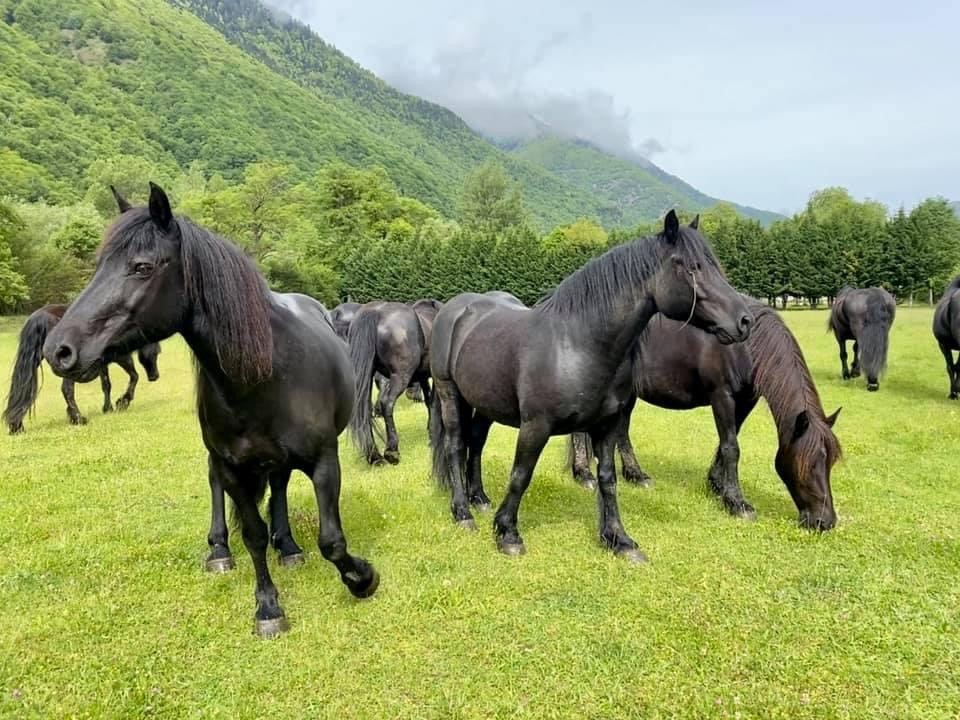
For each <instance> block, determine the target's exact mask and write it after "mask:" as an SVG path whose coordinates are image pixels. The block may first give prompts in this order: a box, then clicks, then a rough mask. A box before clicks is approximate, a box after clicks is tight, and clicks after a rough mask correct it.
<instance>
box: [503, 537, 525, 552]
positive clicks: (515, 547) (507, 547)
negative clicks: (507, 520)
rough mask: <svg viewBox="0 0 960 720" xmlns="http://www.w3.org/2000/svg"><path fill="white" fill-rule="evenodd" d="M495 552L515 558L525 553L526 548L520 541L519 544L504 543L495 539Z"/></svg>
mask: <svg viewBox="0 0 960 720" xmlns="http://www.w3.org/2000/svg"><path fill="white" fill-rule="evenodd" d="M497 550H499V551H500V552H501V553H503V554H504V555H509V556H510V557H517V556H519V555H525V554H526V553H527V547H526V545H524V544H523V541H522V540H521V541H520V542H505V541H504V540H502V539H500V538H497Z"/></svg>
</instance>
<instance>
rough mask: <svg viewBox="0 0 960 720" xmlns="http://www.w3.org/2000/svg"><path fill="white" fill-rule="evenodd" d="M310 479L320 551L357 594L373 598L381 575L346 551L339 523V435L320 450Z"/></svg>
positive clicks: (355, 595) (364, 561)
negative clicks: (315, 509)
mask: <svg viewBox="0 0 960 720" xmlns="http://www.w3.org/2000/svg"><path fill="white" fill-rule="evenodd" d="M311 479H312V480H313V490H314V493H315V494H316V496H317V511H318V512H319V514H320V534H319V536H318V538H317V545H318V546H319V547H320V553H321V554H322V555H323V557H324V558H326V559H327V560H329V561H330V562H331V563H333V564H334V565H335V566H336V568H337V570H339V571H340V579H341V580H342V581H343V584H344V585H346V586H347V589H348V590H350V592H351V593H352V594H353V595H354V597H358V598H367V597H370V596H371V595H373V594H374V593H375V592H376V591H377V586H378V585H379V584H380V576H379V575H378V574H377V571H376V570H375V569H374V567H373V566H372V565H370V563H368V562H367V561H366V560H364V559H363V558H361V557H357V556H354V555H351V554H350V553H348V552H347V539H346V537H344V534H343V527H342V526H341V524H340V458H339V457H338V456H337V439H336V437H334V438H333V439H332V441H331V442H330V443H328V445H327V446H326V447H324V448H323V450H322V451H321V455H320V458H319V459H318V460H317V464H316V467H315V468H314V470H313V475H312V477H311Z"/></svg>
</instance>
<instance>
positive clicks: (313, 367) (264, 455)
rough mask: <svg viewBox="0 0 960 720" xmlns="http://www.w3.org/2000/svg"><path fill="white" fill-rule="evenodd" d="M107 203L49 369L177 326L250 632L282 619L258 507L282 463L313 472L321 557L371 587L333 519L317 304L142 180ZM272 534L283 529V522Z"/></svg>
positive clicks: (336, 421) (328, 335) (326, 386)
mask: <svg viewBox="0 0 960 720" xmlns="http://www.w3.org/2000/svg"><path fill="white" fill-rule="evenodd" d="M118 203H119V205H120V210H121V214H120V217H119V218H118V219H117V220H116V221H115V222H114V223H113V225H112V226H111V227H110V228H109V230H108V231H107V236H106V240H105V242H104V245H103V248H102V250H101V252H100V254H99V256H98V259H97V268H96V272H95V273H94V276H93V279H92V280H91V281H90V284H89V285H88V286H87V287H86V288H85V289H84V290H83V292H82V293H81V294H80V296H79V297H78V298H77V299H76V301H75V302H74V303H73V305H71V306H70V308H69V309H68V310H67V312H66V314H65V315H64V317H63V320H61V321H60V323H59V324H58V325H57V326H56V327H55V328H54V329H53V331H52V332H51V333H50V336H49V337H48V338H47V341H46V343H45V344H44V350H43V353H44V357H45V358H46V359H47V361H48V362H49V363H50V365H51V366H52V367H53V369H54V371H55V372H56V373H57V374H58V375H62V376H64V377H69V378H72V379H73V380H77V381H81V382H82V381H87V380H90V379H91V378H94V377H96V376H97V374H98V373H99V372H100V369H101V367H102V366H103V365H104V363H106V362H109V361H110V360H111V359H113V358H115V357H118V356H120V355H124V354H126V353H128V352H130V350H131V349H132V348H133V347H136V345H137V344H138V343H140V342H141V341H142V340H144V339H146V340H148V341H152V342H158V341H160V340H162V339H164V338H166V337H170V335H172V334H173V333H177V332H178V333H180V334H181V335H182V336H183V337H184V339H185V340H186V341H187V344H188V345H189V346H190V348H191V349H192V350H193V353H194V357H195V359H196V364H197V411H198V415H199V419H200V428H201V431H202V435H203V441H204V444H205V445H206V447H207V450H208V464H209V479H210V488H211V496H212V498H213V504H214V511H213V517H214V520H215V521H216V518H217V507H216V505H217V501H218V497H219V498H220V502H221V508H220V517H221V518H222V516H223V513H222V491H223V490H225V491H226V492H227V494H228V495H229V496H230V498H231V500H232V501H233V503H234V508H235V510H236V514H237V516H238V518H239V522H240V527H241V531H242V535H243V541H244V544H245V545H246V546H247V550H248V551H249V552H250V556H251V557H252V559H253V564H254V569H255V572H256V600H257V609H256V615H255V619H256V622H255V627H256V631H257V632H258V633H259V634H260V635H263V636H270V635H274V634H276V633H279V632H283V631H284V630H286V629H287V627H288V624H287V620H286V617H285V616H284V613H283V610H282V609H281V607H280V603H279V599H278V594H277V589H276V587H275V586H274V584H273V580H272V579H271V578H270V573H269V571H268V569H267V557H266V551H267V545H268V541H269V537H268V529H267V526H266V524H265V523H264V522H263V519H262V518H261V517H260V512H259V510H258V508H257V504H258V502H259V500H260V498H262V497H263V494H264V493H265V491H266V487H267V485H268V484H270V486H271V496H272V495H274V494H276V495H277V496H278V497H280V498H284V499H285V494H286V484H287V482H288V480H289V478H290V474H291V472H292V471H293V470H300V471H301V472H303V473H305V474H307V475H308V476H310V478H311V480H312V481H313V487H314V491H315V493H316V498H317V507H318V510H319V514H320V533H319V538H318V544H319V547H320V552H321V553H322V554H323V557H325V558H326V559H327V560H329V561H330V562H331V563H333V564H334V565H335V566H336V567H337V569H338V570H339V571H340V578H341V580H342V581H343V583H344V584H345V585H346V586H347V588H349V590H350V592H351V593H353V595H355V596H356V597H368V596H370V595H372V594H373V593H374V591H375V590H376V589H377V586H378V583H379V576H378V575H377V572H376V571H375V570H374V568H373V567H372V566H371V565H369V564H368V563H367V562H366V561H365V560H363V559H362V558H359V557H355V556H352V555H350V554H349V553H348V552H347V542H346V539H345V538H344V534H343V529H342V527H341V523H340V509H339V498H340V461H339V457H338V454H337V438H338V436H339V435H340V433H341V432H342V431H343V429H344V428H345V427H346V425H347V422H348V420H349V418H350V413H351V412H352V410H353V374H352V372H351V369H350V362H349V359H348V357H347V353H346V348H345V347H344V344H343V342H341V341H340V340H339V339H338V338H337V337H336V334H335V332H334V329H333V324H332V322H331V321H330V316H329V314H328V313H327V312H326V309H325V308H324V307H323V306H322V305H321V304H320V303H318V302H317V301H316V300H314V299H312V298H309V297H307V296H305V295H296V294H289V295H281V294H277V293H272V292H271V291H270V290H269V289H268V288H267V285H266V283H265V281H264V279H263V277H262V276H261V275H260V273H259V272H258V271H257V269H256V266H255V265H254V264H253V262H252V261H251V260H250V259H249V258H248V257H247V256H246V255H244V254H243V252H241V251H240V250H239V249H238V248H237V247H236V246H235V245H233V244H232V243H230V242H228V241H226V240H224V239H222V238H220V237H218V236H216V235H214V234H212V233H210V232H208V231H207V230H204V229H203V228H200V227H197V226H196V225H194V224H193V223H191V222H190V221H189V220H187V219H185V218H182V217H175V216H174V215H173V212H172V211H171V209H170V203H169V201H168V200H167V196H166V194H165V193H164V192H163V190H161V189H160V188H159V187H157V186H156V185H154V184H153V183H151V184H150V200H149V205H148V207H147V208H131V207H130V205H129V204H128V203H127V202H126V201H125V200H123V199H122V198H119V196H118ZM282 510H283V512H282V513H278V515H282V517H283V518H286V507H285V506H284V507H283V508H282ZM285 524H286V523H285ZM273 531H274V534H275V535H278V534H287V535H289V532H290V531H289V526H288V525H287V526H286V527H279V528H277V527H275V528H274V529H273ZM209 542H210V545H211V547H212V552H211V556H210V559H217V558H226V557H230V549H229V546H228V545H227V532H226V527H216V525H215V524H214V525H213V526H212V527H211V533H210V540H209Z"/></svg>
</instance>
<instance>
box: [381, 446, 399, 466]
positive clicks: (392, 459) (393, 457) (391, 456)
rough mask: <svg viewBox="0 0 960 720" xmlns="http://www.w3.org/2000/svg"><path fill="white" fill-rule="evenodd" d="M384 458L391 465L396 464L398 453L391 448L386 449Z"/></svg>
mask: <svg viewBox="0 0 960 720" xmlns="http://www.w3.org/2000/svg"><path fill="white" fill-rule="evenodd" d="M383 457H384V459H385V460H386V461H387V462H388V463H390V464H391V465H398V464H399V463H400V453H399V452H394V451H392V450H387V451H386V452H385V453H384V454H383Z"/></svg>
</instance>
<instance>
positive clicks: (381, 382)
mask: <svg viewBox="0 0 960 720" xmlns="http://www.w3.org/2000/svg"><path fill="white" fill-rule="evenodd" d="M373 382H374V384H375V385H376V386H377V401H376V402H375V403H374V404H373V416H374V417H383V395H384V393H386V391H387V387H388V386H389V385H390V381H389V380H388V379H387V378H386V377H385V376H383V375H381V374H380V373H376V374H374V376H373Z"/></svg>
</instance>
